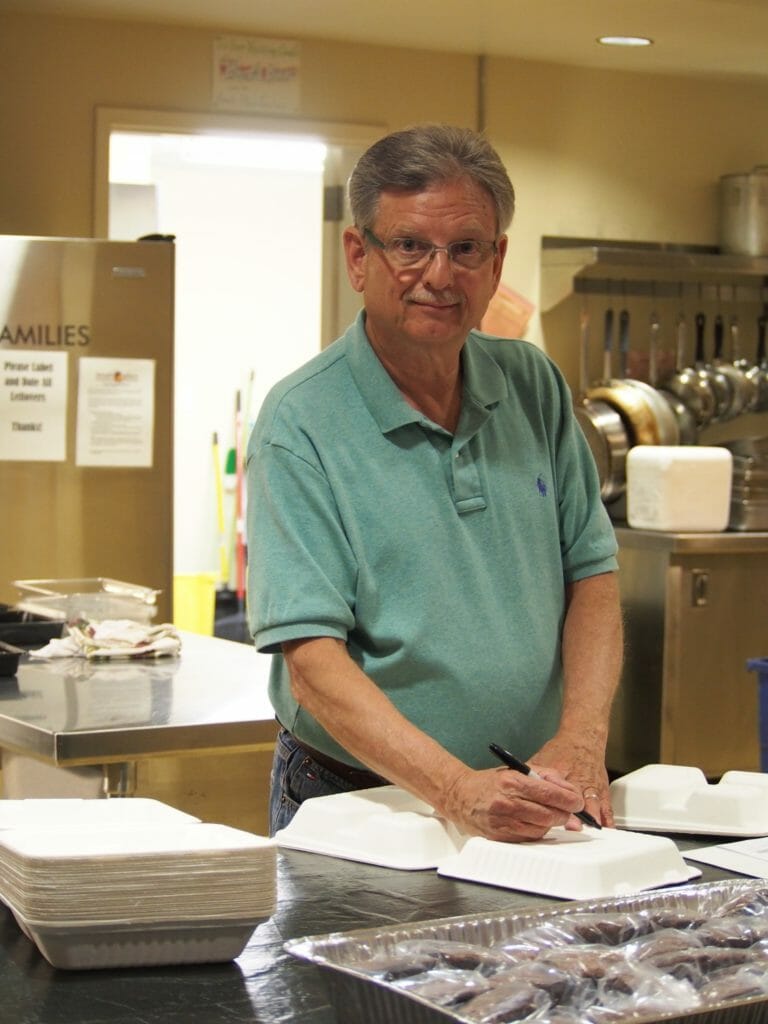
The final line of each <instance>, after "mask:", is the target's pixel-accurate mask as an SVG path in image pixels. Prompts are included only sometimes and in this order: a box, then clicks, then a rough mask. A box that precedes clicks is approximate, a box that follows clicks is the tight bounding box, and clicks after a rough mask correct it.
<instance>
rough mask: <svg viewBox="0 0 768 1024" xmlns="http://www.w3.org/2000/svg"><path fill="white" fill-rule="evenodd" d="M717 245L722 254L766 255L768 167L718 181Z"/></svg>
mask: <svg viewBox="0 0 768 1024" xmlns="http://www.w3.org/2000/svg"><path fill="white" fill-rule="evenodd" d="M719 241H720V248H721V249H722V251H723V252H730V253H739V254H741V255H744V256H766V255H768V166H763V165H760V166H757V167H755V168H754V169H753V170H752V171H750V172H749V173H740V174H724V175H723V176H722V177H721V178H720V226H719Z"/></svg>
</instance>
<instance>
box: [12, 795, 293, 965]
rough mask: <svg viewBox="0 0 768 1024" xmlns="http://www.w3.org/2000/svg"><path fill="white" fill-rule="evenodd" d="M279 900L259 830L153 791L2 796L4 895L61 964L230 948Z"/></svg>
mask: <svg viewBox="0 0 768 1024" xmlns="http://www.w3.org/2000/svg"><path fill="white" fill-rule="evenodd" d="M275 900H276V851H275V846H274V844H273V843H272V841H271V840H269V839H266V838H264V837H262V836H256V835H252V834H251V833H249V832H243V831H240V830H239V829H234V828H229V827H227V826H225V825H216V824H207V823H204V822H201V821H200V820H199V819H197V818H195V817H193V816H192V815H189V814H185V813H183V812H181V811H178V810H176V809H175V808H172V807H169V806H167V805H166V804H163V803H161V802H160V801H156V800H147V799H141V798H132V799H126V800H81V799H37V800H36V799H30V800H3V801H0V901H2V902H3V903H5V904H6V905H7V906H8V908H9V909H10V910H11V912H12V913H13V915H14V917H15V918H16V921H17V922H18V924H19V927H20V928H21V929H22V931H23V932H24V933H25V934H26V935H27V937H28V938H30V939H31V940H32V941H33V942H34V943H35V944H36V945H37V947H38V949H39V950H40V952H41V953H42V954H43V956H44V957H45V958H46V959H47V960H48V961H49V962H50V963H51V964H52V965H53V966H54V967H61V968H72V969H86V968H97V967H110V968H112V967H135V966H143V965H160V964H181V963H204V962H216V961H228V960H232V959H234V958H235V957H236V956H238V955H239V954H240V953H241V952H242V950H243V948H244V947H245V944H246V943H247V941H248V939H249V938H250V936H251V934H252V932H253V930H254V929H255V927H256V926H257V925H258V924H259V923H260V922H262V921H264V920H266V919H267V918H269V917H270V916H271V915H272V913H273V912H274V908H275Z"/></svg>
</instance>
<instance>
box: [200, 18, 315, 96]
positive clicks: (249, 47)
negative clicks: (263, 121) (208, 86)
mask: <svg viewBox="0 0 768 1024" xmlns="http://www.w3.org/2000/svg"><path fill="white" fill-rule="evenodd" d="M300 77H301V48H300V44H299V43H297V42H295V41H293V40H291V39H259V38H256V37H251V36H217V37H216V39H214V42H213V104H214V106H215V107H218V108H219V109H224V110H250V111H260V112H262V113H266V114H275V113H280V114H295V113H297V112H298V110H299V86H300Z"/></svg>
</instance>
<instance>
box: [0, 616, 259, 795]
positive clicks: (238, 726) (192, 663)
mask: <svg viewBox="0 0 768 1024" xmlns="http://www.w3.org/2000/svg"><path fill="white" fill-rule="evenodd" d="M181 637H182V649H181V653H180V655H179V656H178V657H174V658H158V659H153V660H133V661H112V662H105V661H102V662H91V661H88V660H86V659H84V658H58V659H52V660H46V661H43V660H40V659H32V658H30V657H29V656H24V657H22V659H21V661H20V664H19V670H18V673H17V675H16V676H15V677H11V678H6V679H2V680H0V748H3V749H4V750H8V751H11V752H14V753H16V754H20V755H23V756H26V757H29V758H34V759H37V760H39V761H43V762H45V763H47V764H49V765H55V766H56V767H58V768H72V767H77V766H83V765H98V766H100V767H101V770H102V772H103V776H104V783H105V786H106V790H107V792H110V793H111V794H112V795H129V794H130V793H131V792H132V789H133V783H134V781H135V768H136V763H137V762H138V761H140V760H142V759H146V758H156V757H166V756H179V755H185V754H201V753H206V754H220V753H222V754H223V753H233V752H238V751H262V750H265V751H266V750H269V749H271V748H272V746H273V744H274V739H275V735H276V725H275V720H274V712H273V710H272V707H271V705H270V703H269V699H268V697H267V676H268V673H269V664H270V659H269V658H268V657H266V656H264V655H260V654H257V653H256V651H255V650H254V648H253V647H251V646H250V645H249V644H240V643H235V642H233V641H230V640H221V639H219V638H217V637H208V636H200V635H197V634H194V633H182V634H181Z"/></svg>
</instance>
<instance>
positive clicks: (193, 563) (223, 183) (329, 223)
mask: <svg viewBox="0 0 768 1024" xmlns="http://www.w3.org/2000/svg"><path fill="white" fill-rule="evenodd" d="M126 114H127V115H129V116H126ZM149 120H150V121H151V122H152V123H150V124H148V123H147V121H148V114H147V112H146V111H142V112H140V116H130V112H116V111H112V112H101V117H100V144H99V146H98V147H97V151H98V153H99V154H100V164H101V167H100V169H97V232H96V233H97V234H99V233H101V234H102V235H103V236H105V237H108V238H115V239H117V238H119V239H128V240H130V239H137V238H139V237H142V236H144V235H148V234H161V235H173V236H175V249H176V300H175V356H174V363H175V365H174V381H175V383H174V445H173V447H174V465H173V494H174V516H173V519H174V550H173V566H174V579H175V580H185V581H186V580H191V581H202V582H203V591H205V589H206V587H208V588H209V587H210V583H211V581H213V582H214V583H215V586H216V588H217V589H218V590H219V591H222V590H225V591H227V592H228V593H230V594H231V593H237V594H239V595H240V596H242V586H243V583H244V580H243V572H242V560H241V559H240V558H239V557H238V553H239V551H240V550H241V546H242V544H243V542H244V538H243V537H242V522H243V519H244V516H243V500H244V489H243V485H242V452H243V451H244V448H245V443H246V441H247V435H248V432H249V429H250V425H251V424H252V423H253V420H254V419H255V417H256V415H257V413H258V410H259V407H260V405H261V402H262V400H263V398H264V397H265V395H266V393H267V391H268V390H269V389H270V387H271V386H272V385H273V384H274V383H275V382H276V381H277V380H279V379H280V378H281V377H283V376H285V375H286V374H287V373H289V372H291V370H293V369H295V368H296V367H297V366H299V365H301V364H302V363H304V362H305V361H306V360H307V359H309V358H311V356H312V355H314V354H315V353H316V352H318V351H319V350H320V348H321V347H323V346H324V345H325V344H328V343H330V341H332V340H333V338H335V337H336V336H338V334H339V333H340V332H341V330H343V329H344V327H345V326H346V325H347V323H349V322H350V320H351V319H352V318H353V316H354V314H355V313H356V311H357V308H358V305H359V297H358V296H357V295H356V293H354V292H353V291H352V289H351V288H350V287H349V285H348V283H347V281H346V274H345V273H344V272H343V268H342V259H341V256H342V253H341V240H340V235H341V230H342V229H343V226H344V223H346V222H348V217H347V215H346V210H344V209H343V206H342V207H340V206H339V202H338V199H339V194H340V185H341V183H342V182H343V181H344V180H345V179H346V176H347V175H348V173H349V170H350V169H351V167H352V165H353V163H354V160H355V159H356V158H357V156H358V155H359V153H360V152H361V151H362V150H363V149H364V148H365V146H366V145H367V144H368V143H369V142H370V141H372V140H373V139H374V138H376V137H377V136H378V134H380V132H379V131H378V130H377V129H373V128H361V129H355V130H354V131H353V132H352V135H353V137H352V138H349V137H348V136H349V129H346V128H345V129H344V132H343V134H340V133H339V131H338V129H337V128H335V127H334V126H325V127H324V128H323V126H317V127H316V128H315V129H314V131H313V132H312V133H310V132H308V131H307V129H306V126H304V127H303V128H302V127H301V126H299V128H297V129H296V130H295V131H294V132H291V131H290V130H289V129H290V127H291V126H290V125H285V124H281V125H280V126H279V129H278V128H277V127H276V126H275V125H269V126H265V125H264V124H262V123H253V124H250V126H248V130H244V125H243V123H242V120H237V121H236V128H237V130H235V126H234V125H233V123H232V120H233V119H232V118H227V117H216V116H213V115H212V116H211V117H210V118H209V119H205V122H204V123H199V122H197V121H195V122H194V123H189V119H188V118H185V117H184V116H183V115H173V114H169V115H161V114H157V115H156V116H155V117H153V118H149ZM294 127H295V126H294ZM329 128H330V130H329ZM345 136H346V137H345ZM329 199H330V201H329ZM330 210H333V211H334V213H333V216H331V215H330V213H329V211H330ZM99 221H101V224H99ZM99 227H101V231H99V230H98V229H99Z"/></svg>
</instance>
